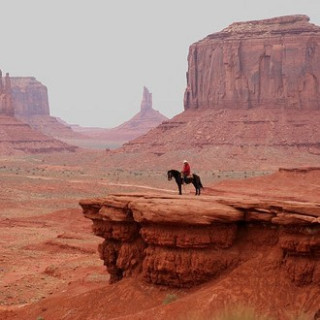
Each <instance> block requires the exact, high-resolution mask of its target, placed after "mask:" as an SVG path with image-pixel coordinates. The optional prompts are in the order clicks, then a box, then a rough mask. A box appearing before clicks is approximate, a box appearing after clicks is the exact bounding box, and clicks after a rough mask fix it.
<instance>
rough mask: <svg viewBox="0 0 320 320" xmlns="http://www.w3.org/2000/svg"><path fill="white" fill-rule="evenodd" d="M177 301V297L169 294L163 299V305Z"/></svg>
mask: <svg viewBox="0 0 320 320" xmlns="http://www.w3.org/2000/svg"><path fill="white" fill-rule="evenodd" d="M176 300H177V296H176V295H175V294H171V293H168V294H167V295H166V296H165V298H164V299H163V302H162V304H164V305H166V304H169V303H171V302H173V301H176Z"/></svg>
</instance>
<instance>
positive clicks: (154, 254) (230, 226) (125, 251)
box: [80, 168, 320, 319]
mask: <svg viewBox="0 0 320 320" xmlns="http://www.w3.org/2000/svg"><path fill="white" fill-rule="evenodd" d="M287 175H290V176H291V178H292V176H296V179H297V180H299V179H301V178H302V179H305V180H307V181H309V183H310V181H319V179H320V169H319V168H305V169H292V170H290V169H281V170H280V176H282V179H285V177H286V176H287ZM274 178H276V176H274ZM263 179H264V178H263ZM278 181H279V180H278ZM280 181H281V180H280ZM282 181H283V182H285V180H282ZM240 185H241V184H240ZM279 188H280V189H281V187H279ZM313 190H314V191H313V192H316V189H313ZM318 190H319V189H318ZM260 192H261V193H260V194H259V193H256V194H255V193H248V194H247V195H246V194H244V193H243V192H239V194H237V193H232V192H230V190H229V192H228V191H227V193H226V194H220V195H219V194H217V193H215V194H214V195H213V193H210V191H209V192H207V195H205V196H201V197H191V196H190V195H189V196H188V195H187V196H171V195H159V194H154V195H152V194H148V195H146V194H138V193H136V194H110V195H108V196H107V197H105V198H97V199H84V200H81V201H80V205H81V207H82V210H83V214H84V216H85V217H86V218H88V219H91V220H92V222H93V225H92V228H93V232H94V233H95V235H97V236H99V237H101V238H103V242H102V243H101V244H100V245H99V254H100V258H101V259H102V260H103V261H104V264H105V266H106V268H107V271H108V273H109V274H110V282H111V283H114V282H117V281H120V280H121V279H124V278H132V277H133V278H135V279H136V281H143V282H147V283H149V284H150V285H160V286H167V287H171V288H175V287H178V288H192V287H195V286H198V285H200V284H203V283H206V282H210V283H211V285H212V287H211V288H212V289H211V290H209V292H207V295H208V296H206V297H202V298H203V299H204V300H203V308H205V307H206V308H209V309H211V312H212V310H216V309H219V308H222V307H223V306H224V305H225V303H226V301H228V303H235V304H237V302H239V301H242V302H244V303H247V304H249V305H250V304H253V305H254V307H256V308H257V309H259V310H260V311H264V312H266V313H268V314H269V315H272V316H276V317H277V319H284V318H285V314H286V312H292V311H293V310H295V311H297V310H299V311H300V312H302V311H307V312H308V314H312V315H313V314H314V313H315V312H317V310H318V309H319V306H320V295H319V286H320V263H319V257H320V251H319V248H320V203H319V201H317V200H315V199H319V197H318V196H319V191H317V194H318V196H317V195H316V194H314V195H312V194H310V196H311V198H310V196H309V199H308V197H306V198H303V197H301V196H299V193H298V192H296V193H292V195H291V196H292V197H291V198H290V197H289V196H288V195H287V196H284V197H281V196H280V195H279V196H277V195H276V192H273V194H269V195H268V194H267V193H264V190H260ZM313 192H312V193H313ZM264 278H265V280H263V279H264ZM122 281H123V280H122ZM220 281H221V282H220ZM233 281H234V283H233ZM240 288H241V289H240ZM212 290H214V292H215V294H214V295H213V291H212ZM239 290H240V291H239ZM279 292H282V293H281V294H279ZM209 296H210V297H211V298H210V299H209ZM206 299H209V300H210V303H209V302H208V300H206ZM284 305H286V306H287V308H284V307H283V306H284ZM147 314H148V312H147ZM147 314H144V316H145V318H143V319H146V318H147ZM132 317H133V319H140V318H139V317H137V318H135V317H134V316H132ZM164 318H165V317H164ZM141 319H142V318H141ZM161 319H162V318H161Z"/></svg>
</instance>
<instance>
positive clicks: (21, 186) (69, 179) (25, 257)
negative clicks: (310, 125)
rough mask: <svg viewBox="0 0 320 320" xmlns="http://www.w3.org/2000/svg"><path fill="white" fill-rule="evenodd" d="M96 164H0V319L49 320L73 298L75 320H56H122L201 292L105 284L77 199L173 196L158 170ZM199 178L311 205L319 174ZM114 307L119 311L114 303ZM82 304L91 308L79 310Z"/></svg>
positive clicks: (88, 159)
mask: <svg viewBox="0 0 320 320" xmlns="http://www.w3.org/2000/svg"><path fill="white" fill-rule="evenodd" d="M101 159H103V156H102V153H101V152H98V153H94V152H84V151H83V152H82V153H78V154H51V155H37V156H35V155H32V156H20V157H2V158H1V161H0V179H1V189H0V199H1V202H0V229H1V238H0V247H1V254H0V287H1V290H0V318H1V319H22V318H21V317H22V316H23V317H24V318H25V319H45V320H48V319H54V316H52V313H51V316H50V315H49V316H46V317H45V316H44V315H43V314H46V312H47V310H48V309H51V310H52V309H54V308H57V306H58V305H59V301H67V300H70V301H71V300H72V299H74V300H73V301H74V302H73V303H75V305H77V306H78V307H79V305H83V308H82V314H79V313H77V312H78V311H77V312H75V311H74V312H75V314H72V312H73V311H72V308H71V309H70V310H66V311H65V313H64V314H65V317H64V318H63V319H111V318H114V317H120V316H122V317H124V318H125V315H130V314H133V313H136V312H138V311H141V310H144V309H152V308H155V307H156V306H159V305H160V306H161V305H163V302H164V300H165V299H166V297H168V295H169V296H170V295H174V296H179V297H183V296H186V295H188V296H190V295H192V294H193V292H196V291H198V290H201V287H200V288H196V289H190V290H188V291H185V290H182V289H176V290H175V289H168V288H159V287H153V286H149V285H146V284H144V283H140V284H138V285H137V284H136V283H135V284H132V286H131V287H130V285H129V286H128V285H127V284H123V283H122V282H120V283H119V284H117V285H116V286H113V287H111V286H110V285H109V284H108V279H109V276H108V273H107V272H106V270H105V267H104V266H103V265H102V261H101V260H100V259H99V256H98V253H97V247H98V244H99V243H101V242H102V239H99V238H97V237H96V236H94V235H93V234H92V232H91V221H88V220H86V219H85V218H84V217H83V216H82V213H81V209H80V207H79V205H78V202H79V200H80V199H83V198H92V197H103V196H105V195H107V194H108V193H117V192H134V191H137V190H138V191H139V192H140V191H143V192H146V193H147V192H153V193H155V192H159V193H176V192H177V190H176V186H175V184H174V183H173V182H171V183H170V182H168V181H167V179H166V172H165V171H163V172H161V171H154V172H153V171H152V170H145V171H142V170H134V169H132V170H119V169H112V168H106V167H104V166H103V161H102V160H101ZM203 173H204V177H205V178H204V181H203V183H204V184H205V185H209V186H210V187H209V188H206V189H205V190H204V192H205V193H207V194H213V195H214V194H217V195H220V194H222V193H224V192H225V193H226V192H227V193H230V192H231V193H232V192H234V193H238V194H256V195H258V196H264V195H266V194H267V195H269V196H270V195H274V196H277V197H280V198H281V197H282V198H285V197H288V195H290V197H291V198H301V197H305V199H307V200H310V201H318V199H319V198H320V177H319V175H317V176H316V177H315V176H314V175H309V176H308V177H305V178H304V179H303V180H301V181H300V184H299V185H297V183H296V179H295V176H294V174H293V175H292V174H286V173H283V174H282V175H279V174H275V175H271V176H261V177H255V178H253V179H250V180H231V181H230V180H228V181H226V180H224V175H229V177H230V175H231V176H232V175H234V176H233V177H234V178H237V177H238V176H241V174H240V173H237V174H235V173H234V172H223V171H221V173H220V174H221V176H220V180H223V182H221V183H219V184H218V182H219V181H218V180H217V176H213V175H212V174H211V175H210V173H206V172H203ZM259 174H261V172H257V175H259ZM263 174H265V173H263ZM252 175H254V173H252ZM210 177H211V180H210V179H209V178H210ZM193 191H194V190H193V187H191V186H186V187H185V189H184V193H186V194H190V197H192V196H193ZM130 281H133V280H129V282H130ZM74 297H77V298H74ZM117 300H119V301H120V303H119V304H115V303H114V302H115V301H117ZM86 301H87V302H90V304H92V305H91V307H90V306H88V305H87V306H86ZM34 303H38V304H37V307H34V308H32V307H31V308H29V309H27V311H24V310H25V308H23V307H24V306H26V305H31V304H34ZM108 303H109V304H108ZM93 305H94V306H93ZM169 307H170V306H168V308H169ZM93 308H94V309H95V310H96V311H97V310H98V311H99V310H100V311H99V312H100V313H99V312H98V313H97V312H96V311H95V314H96V315H97V314H100V316H95V317H91V316H90V315H92V314H93V313H92V310H93ZM104 308H107V309H108V315H106V314H104V311H103V310H104ZM35 316H36V317H35ZM129 318H130V316H128V319H129ZM138 318H139V317H137V319H138ZM61 319H62V318H61ZM139 319H140V318H139ZM141 319H143V316H141ZM159 319H160V318H159Z"/></svg>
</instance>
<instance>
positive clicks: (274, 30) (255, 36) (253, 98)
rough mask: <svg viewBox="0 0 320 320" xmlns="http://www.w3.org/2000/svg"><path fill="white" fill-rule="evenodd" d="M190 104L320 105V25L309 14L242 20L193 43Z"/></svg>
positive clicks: (187, 104)
mask: <svg viewBox="0 0 320 320" xmlns="http://www.w3.org/2000/svg"><path fill="white" fill-rule="evenodd" d="M188 65H189V67H188V72H187V88H186V91H185V97H184V107H185V110H187V109H204V108H215V109H219V108H244V109H248V108H254V107H264V108H277V109H313V110H314V109H320V99H319V98H320V92H319V91H320V89H319V80H320V27H319V26H316V25H314V24H311V23H310V22H309V18H308V17H307V16H305V15H294V16H284V17H279V18H273V19H267V20H259V21H249V22H237V23H233V24H231V25H230V26H229V27H227V28H225V29H223V30H222V31H221V32H218V33H214V34H211V35H208V36H207V37H206V38H204V39H203V40H201V41H198V42H196V43H194V44H192V45H191V46H190V49H189V56H188Z"/></svg>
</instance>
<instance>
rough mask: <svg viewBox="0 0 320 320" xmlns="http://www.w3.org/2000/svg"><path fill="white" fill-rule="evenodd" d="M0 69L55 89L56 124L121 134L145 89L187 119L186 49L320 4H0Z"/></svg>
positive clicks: (203, 0)
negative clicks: (237, 25) (239, 25)
mask: <svg viewBox="0 0 320 320" xmlns="http://www.w3.org/2000/svg"><path fill="white" fill-rule="evenodd" d="M0 8H1V22H2V23H1V26H2V32H1V49H0V68H1V69H2V70H3V72H9V73H10V75H12V76H34V77H36V78H37V80H39V81H41V82H42V83H43V84H45V85H46V86H47V87H48V92H49V104H50V110H51V115H53V116H57V117H60V118H62V119H63V120H65V121H67V122H69V123H71V124H80V125H82V126H100V127H114V126H116V125H118V124H120V123H122V122H124V121H126V120H128V119H129V118H131V117H132V116H133V115H134V114H135V113H137V112H138V111H139V108H140V102H141V97H142V89H143V86H147V87H148V88H149V90H150V91H151V92H152V94H153V107H154V109H156V110H159V111H160V112H161V113H163V114H164V115H166V116H168V117H170V118H171V117H173V116H174V115H176V114H178V113H180V112H182V111H183V93H184V89H185V87H186V77H185V73H186V71H187V55H188V49H189V45H191V44H192V43H194V42H196V41H198V40H200V39H202V38H204V37H205V36H207V35H208V34H210V33H214V32H218V31H220V30H222V29H223V28H225V27H227V26H228V25H230V24H231V23H233V22H235V21H247V20H257V19H264V18H272V17H276V16H281V15H288V14H307V15H308V16H309V17H310V19H311V22H312V23H314V24H317V25H320V0H268V1H259V0H221V1H215V0H193V1H190V0H161V1H160V0H113V1H111V0H0Z"/></svg>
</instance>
